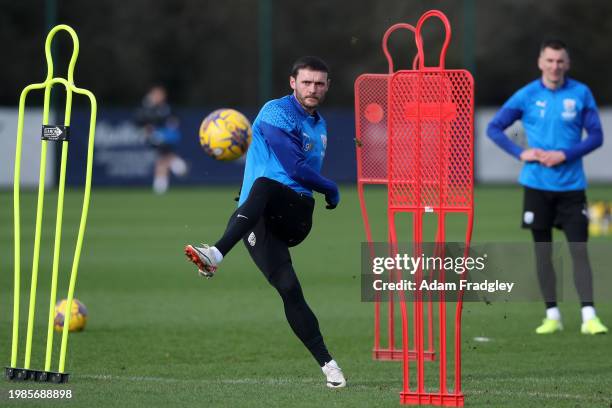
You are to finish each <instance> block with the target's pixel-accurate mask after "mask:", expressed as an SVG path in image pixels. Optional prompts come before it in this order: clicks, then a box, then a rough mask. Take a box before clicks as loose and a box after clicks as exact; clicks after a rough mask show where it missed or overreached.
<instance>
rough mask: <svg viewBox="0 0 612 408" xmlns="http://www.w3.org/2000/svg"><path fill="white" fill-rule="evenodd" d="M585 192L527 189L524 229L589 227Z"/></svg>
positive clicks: (524, 203) (524, 200)
mask: <svg viewBox="0 0 612 408" xmlns="http://www.w3.org/2000/svg"><path fill="white" fill-rule="evenodd" d="M588 223H589V219H588V215H587V201H586V194H585V191H584V190H576V191H546V190H538V189H535V188H529V187H525V190H524V195H523V228H530V229H551V228H553V227H555V228H559V229H563V227H564V225H568V224H578V225H586V226H588Z"/></svg>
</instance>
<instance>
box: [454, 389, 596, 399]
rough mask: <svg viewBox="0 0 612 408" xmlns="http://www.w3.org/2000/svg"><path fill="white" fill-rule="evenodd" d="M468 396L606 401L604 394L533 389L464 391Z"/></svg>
mask: <svg viewBox="0 0 612 408" xmlns="http://www.w3.org/2000/svg"><path fill="white" fill-rule="evenodd" d="M466 394H467V395H468V396H469V395H470V394H477V395H501V396H504V397H517V396H522V395H528V396H530V397H538V398H545V399H552V400H553V401H554V400H555V399H557V400H558V399H571V400H579V401H606V397H605V396H604V395H602V396H601V398H598V397H594V396H591V395H576V394H552V393H548V392H535V391H523V392H512V391H499V390H491V391H482V390H474V391H468V392H467V393H466Z"/></svg>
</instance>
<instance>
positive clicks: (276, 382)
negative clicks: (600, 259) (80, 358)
mask: <svg viewBox="0 0 612 408" xmlns="http://www.w3.org/2000/svg"><path fill="white" fill-rule="evenodd" d="M79 377H81V378H88V379H91V380H114V381H134V382H160V383H198V384H230V385H231V384H255V385H262V384H268V385H279V384H287V385H290V384H295V383H303V384H314V383H322V382H323V380H324V379H323V378H321V379H319V380H315V379H314V378H299V379H296V378H292V379H289V378H263V379H262V378H237V379H234V380H232V379H224V380H210V379H199V380H194V379H188V378H186V379H182V378H166V377H139V376H118V375H105V374H83V375H79Z"/></svg>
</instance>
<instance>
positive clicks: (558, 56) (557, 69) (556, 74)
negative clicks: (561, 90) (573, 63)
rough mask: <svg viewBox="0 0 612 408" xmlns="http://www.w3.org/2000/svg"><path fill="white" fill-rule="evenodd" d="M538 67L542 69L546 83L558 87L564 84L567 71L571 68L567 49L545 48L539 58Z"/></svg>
mask: <svg viewBox="0 0 612 408" xmlns="http://www.w3.org/2000/svg"><path fill="white" fill-rule="evenodd" d="M538 67H539V68H540V71H542V79H543V81H544V84H545V85H550V86H552V87H558V86H561V85H563V81H564V80H565V73H566V72H567V71H568V70H569V68H570V59H569V55H568V54H567V51H565V50H554V49H552V48H544V49H543V50H542V52H541V53H540V58H538Z"/></svg>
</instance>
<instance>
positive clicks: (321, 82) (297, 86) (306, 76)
mask: <svg viewBox="0 0 612 408" xmlns="http://www.w3.org/2000/svg"><path fill="white" fill-rule="evenodd" d="M289 85H291V89H293V94H294V95H295V97H296V98H297V100H298V102H300V105H302V106H303V107H304V109H306V111H308V112H310V113H312V112H314V111H315V109H316V108H317V106H319V105H320V104H321V103H322V102H323V100H324V99H325V94H326V93H327V90H328V89H329V78H327V72H322V71H313V70H310V69H308V68H302V69H300V70H298V73H297V76H295V77H292V76H291V77H289Z"/></svg>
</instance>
